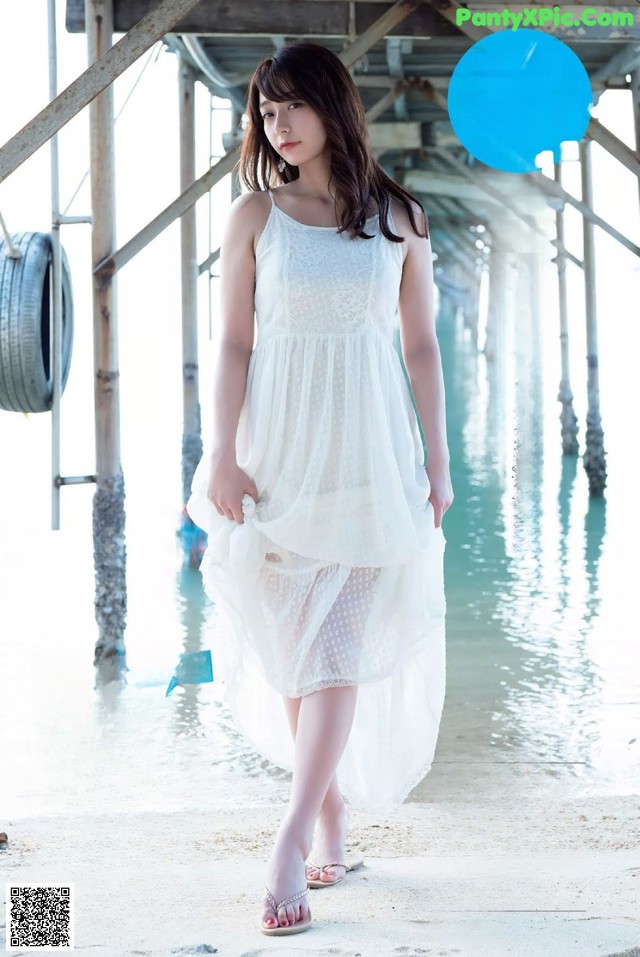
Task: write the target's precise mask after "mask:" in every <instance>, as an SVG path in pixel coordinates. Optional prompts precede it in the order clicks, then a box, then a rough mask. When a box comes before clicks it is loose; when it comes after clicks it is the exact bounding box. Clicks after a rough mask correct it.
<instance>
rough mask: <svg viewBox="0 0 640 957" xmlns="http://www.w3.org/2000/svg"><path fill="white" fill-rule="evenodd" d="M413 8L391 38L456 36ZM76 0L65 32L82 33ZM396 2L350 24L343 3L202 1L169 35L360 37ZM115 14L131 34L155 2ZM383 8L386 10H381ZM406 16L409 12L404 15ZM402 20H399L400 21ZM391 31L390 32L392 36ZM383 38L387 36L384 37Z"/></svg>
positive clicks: (425, 9) (432, 14) (121, 1)
mask: <svg viewBox="0 0 640 957" xmlns="http://www.w3.org/2000/svg"><path fill="white" fill-rule="evenodd" d="M408 2H409V3H410V4H411V6H412V7H413V9H414V11H415V12H414V15H413V16H412V17H411V20H410V22H408V23H406V24H404V25H403V26H402V29H398V25H397V24H392V25H390V26H389V28H388V30H387V31H386V32H387V33H390V34H391V33H393V35H394V36H415V37H429V36H449V37H455V36H459V31H458V30H457V29H456V28H455V27H454V26H452V25H451V24H449V23H447V21H446V20H444V19H443V18H442V17H441V16H440V15H439V14H438V13H436V11H435V10H432V9H431V8H430V7H429V6H428V5H427V4H426V3H425V2H424V0H408ZM81 6H82V5H81V3H80V2H79V0H68V3H67V30H69V32H70V33H81V32H82V31H83V30H84V22H83V17H82V11H81ZM397 6H398V4H392V3H389V2H388V0H386V2H376V3H370V2H367V3H356V5H355V7H354V8H353V9H354V18H353V19H354V21H355V24H351V23H350V5H349V3H346V2H345V0H324V2H314V0H287V2H286V3H284V2H282V0H243V2H241V3H240V2H235V3H234V2H231V0H227V2H222V0H201V2H200V3H199V5H198V6H197V7H196V8H195V9H193V10H192V11H189V12H188V13H187V14H185V15H184V16H183V17H182V18H181V19H180V22H179V23H178V24H177V25H176V27H175V30H174V31H173V32H174V33H196V34H199V35H200V36H207V35H214V36H218V37H220V36H235V37H244V36H247V35H250V36H252V37H256V36H264V37H265V38H266V39H269V40H270V39H271V37H273V36H274V35H281V36H300V37H313V36H317V37H339V38H345V37H350V36H353V32H354V30H355V33H356V34H357V35H358V36H360V35H362V34H364V33H366V32H367V30H369V29H370V28H371V27H372V25H373V24H374V23H375V22H377V21H378V20H379V19H380V18H381V13H382V16H385V14H388V13H389V12H390V11H391V10H392V9H394V7H397ZM114 7H115V11H114V16H115V24H116V31H117V32H125V31H127V30H130V29H131V28H132V27H133V26H134V24H136V23H137V22H138V21H139V20H140V19H141V17H144V16H146V15H147V14H148V13H149V11H150V10H152V9H153V8H154V7H155V2H154V0H114ZM385 8H386V9H385ZM409 12H411V11H409ZM403 19H405V18H404V17H401V18H400V20H398V23H400V22H401V21H402V20H403ZM394 31H395V32H394ZM385 35H386V34H385Z"/></svg>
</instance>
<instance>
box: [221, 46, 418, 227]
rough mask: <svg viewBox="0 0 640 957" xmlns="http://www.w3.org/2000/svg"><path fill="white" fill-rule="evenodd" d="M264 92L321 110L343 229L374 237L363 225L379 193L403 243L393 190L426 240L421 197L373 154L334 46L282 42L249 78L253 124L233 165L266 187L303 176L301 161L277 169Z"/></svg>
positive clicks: (384, 221) (251, 182)
mask: <svg viewBox="0 0 640 957" xmlns="http://www.w3.org/2000/svg"><path fill="white" fill-rule="evenodd" d="M260 93H262V95H263V96H264V97H266V98H267V99H269V100H272V101H273V102H278V103H282V102H284V101H285V100H295V99H300V100H304V101H305V102H306V103H308V104H309V105H310V106H311V107H312V109H314V110H315V111H316V113H317V114H318V115H319V116H320V118H321V120H322V123H323V125H324V128H325V131H326V134H327V145H328V146H329V147H330V151H331V166H330V174H329V184H330V185H333V186H334V188H335V190H334V191H335V194H336V199H337V200H338V201H339V203H340V204H341V206H342V208H343V210H344V212H343V214H342V226H341V227H340V230H339V231H340V232H343V231H344V230H346V229H349V230H350V231H351V238H352V239H353V238H354V237H355V236H362V237H363V238H364V239H372V238H373V237H372V236H368V235H367V234H366V233H364V232H363V229H364V224H365V221H366V216H365V212H366V209H367V207H368V205H369V201H370V199H371V197H373V198H374V199H375V200H376V202H377V205H378V209H379V211H380V229H381V232H382V233H383V234H384V236H386V238H387V239H389V240H391V242H404V239H403V238H402V237H401V236H397V235H396V234H395V233H393V232H391V230H390V228H389V224H388V213H389V197H390V196H395V197H396V198H397V199H398V200H400V202H402V203H403V204H404V206H405V207H406V209H407V212H408V214H409V219H410V222H411V226H412V228H413V230H414V232H415V233H416V234H417V235H418V236H421V237H422V238H423V239H426V238H428V237H429V220H428V218H427V214H426V213H425V211H424V207H423V206H422V203H420V202H419V200H418V199H416V197H415V196H413V195H412V194H411V193H408V192H407V191H406V190H404V189H403V188H402V187H401V186H399V185H398V184H397V183H396V182H394V180H392V179H391V177H390V176H387V174H386V173H385V171H384V169H383V168H382V166H380V164H379V163H378V161H377V160H376V158H375V157H374V156H373V153H372V151H371V140H370V138H369V130H368V127H367V119H366V115H365V111H364V106H363V103H362V100H361V98H360V93H359V91H358V87H357V86H356V84H355V83H354V82H353V78H352V77H351V74H350V73H349V71H348V70H347V68H346V67H345V65H344V63H343V62H342V60H341V59H340V57H338V56H336V54H335V53H333V52H332V51H331V50H329V49H327V47H324V46H322V45H321V44H319V43H313V42H311V41H308V40H296V41H293V42H291V43H287V44H285V45H284V46H282V47H280V49H279V50H277V51H276V52H275V53H274V54H272V55H270V56H268V57H265V58H264V59H263V60H262V61H261V62H260V63H259V64H258V66H257V67H256V69H255V72H254V74H253V76H252V77H251V81H250V83H249V92H248V95H247V109H246V112H247V117H248V123H247V128H246V130H245V133H244V137H243V141H242V149H241V153H240V159H239V160H238V162H237V163H236V167H235V169H238V176H239V177H240V179H241V180H242V181H243V182H244V183H245V185H246V186H248V187H249V189H252V190H263V189H266V188H267V187H272V186H274V185H275V184H277V183H279V182H280V183H290V182H292V181H293V180H295V179H298V178H299V176H300V172H299V170H298V167H297V166H290V165H289V164H288V163H285V167H284V170H283V172H280V170H279V169H278V163H279V161H280V156H279V154H278V153H277V152H276V151H275V150H274V149H273V147H272V146H271V144H270V143H269V140H268V139H267V136H266V133H265V132H264V128H263V121H262V115H261V112H260V107H259V99H260ZM411 199H413V200H415V202H416V203H417V204H418V206H419V207H420V209H421V210H422V213H423V216H424V223H423V229H424V230H425V232H419V230H418V228H417V226H416V222H415V218H414V214H413V209H412V208H411V204H410V200H411Z"/></svg>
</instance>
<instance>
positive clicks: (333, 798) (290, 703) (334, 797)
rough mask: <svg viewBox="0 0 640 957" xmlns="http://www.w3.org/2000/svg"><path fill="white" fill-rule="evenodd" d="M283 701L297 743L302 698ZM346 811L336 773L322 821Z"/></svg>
mask: <svg viewBox="0 0 640 957" xmlns="http://www.w3.org/2000/svg"><path fill="white" fill-rule="evenodd" d="M282 700H283V701H284V710H285V711H286V713H287V718H288V720H289V727H290V728H291V734H292V735H293V740H294V741H295V739H296V733H297V730H298V713H299V711H300V702H301V701H302V698H288V697H287V695H283V696H282ZM344 809H345V803H344V798H343V797H342V794H341V793H340V787H339V786H338V776H337V774H335V773H334V775H333V777H332V778H331V784H330V785H329V787H328V789H327V793H326V794H325V797H324V801H323V802H322V807H321V808H320V814H319V818H320V821H321V822H323V823H326V824H328V823H330V822H331V821H332V820H333V819H335V817H336V816H337V815H338V814H339V813H341V812H342V811H343V810H344ZM314 876H315V875H314Z"/></svg>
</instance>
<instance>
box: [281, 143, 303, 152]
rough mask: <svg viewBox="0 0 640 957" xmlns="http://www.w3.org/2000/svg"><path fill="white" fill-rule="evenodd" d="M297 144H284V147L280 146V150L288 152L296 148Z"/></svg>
mask: <svg viewBox="0 0 640 957" xmlns="http://www.w3.org/2000/svg"><path fill="white" fill-rule="evenodd" d="M298 145H299V144H298V143H285V144H284V146H281V147H280V149H281V150H289V149H291V147H292V146H298Z"/></svg>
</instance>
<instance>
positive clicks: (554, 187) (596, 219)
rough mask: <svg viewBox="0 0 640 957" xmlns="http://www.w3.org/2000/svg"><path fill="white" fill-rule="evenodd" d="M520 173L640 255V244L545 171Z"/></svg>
mask: <svg viewBox="0 0 640 957" xmlns="http://www.w3.org/2000/svg"><path fill="white" fill-rule="evenodd" d="M519 175H520V176H523V177H524V178H525V179H526V180H527V181H528V182H530V183H532V184H533V185H534V186H537V187H538V188H539V189H540V190H542V192H544V193H547V194H548V195H549V196H553V197H554V198H555V199H562V200H564V202H565V203H569V204H570V205H571V206H573V207H574V208H575V209H577V210H578V212H579V213H582V215H583V216H586V217H587V219H588V220H589V221H590V222H592V223H595V225H596V226H599V227H600V228H601V229H604V231H605V233H608V234H609V235H610V236H612V237H613V239H616V240H617V241H618V242H619V243H620V245H621V246H624V247H625V249H628V250H629V251H630V252H632V253H633V254H634V256H640V246H636V244H635V243H633V242H631V240H630V239H628V238H627V236H625V235H624V234H623V233H620V232H618V230H617V229H615V228H614V227H613V226H611V224H610V223H608V222H607V221H606V220H605V219H603V218H602V217H601V216H598V214H597V213H594V211H593V210H592V209H591V207H590V206H588V205H587V204H586V203H583V202H582V201H581V200H579V199H576V198H575V196H572V195H571V193H568V192H567V191H566V189H563V188H562V186H560V185H559V184H558V183H556V182H555V180H552V179H549V177H548V176H545V175H544V174H543V173H520V174H519Z"/></svg>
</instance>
